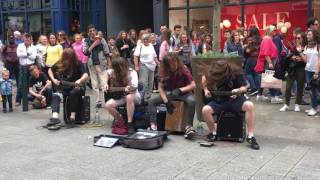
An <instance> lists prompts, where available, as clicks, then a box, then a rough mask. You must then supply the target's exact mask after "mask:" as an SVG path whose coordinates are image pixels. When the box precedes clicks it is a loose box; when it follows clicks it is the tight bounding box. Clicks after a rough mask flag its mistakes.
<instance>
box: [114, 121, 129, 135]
mask: <svg viewBox="0 0 320 180" xmlns="http://www.w3.org/2000/svg"><path fill="white" fill-rule="evenodd" d="M111 129H112V131H111V132H112V134H118V135H127V134H128V126H127V124H126V122H125V121H124V119H123V118H120V119H115V120H114V121H113V123H112V127H111Z"/></svg>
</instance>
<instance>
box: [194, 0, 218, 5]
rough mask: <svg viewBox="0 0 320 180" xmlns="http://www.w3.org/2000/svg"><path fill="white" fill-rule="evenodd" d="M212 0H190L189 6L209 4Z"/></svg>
mask: <svg viewBox="0 0 320 180" xmlns="http://www.w3.org/2000/svg"><path fill="white" fill-rule="evenodd" d="M212 3H213V0H190V6H206V5H207V6H211V5H212Z"/></svg>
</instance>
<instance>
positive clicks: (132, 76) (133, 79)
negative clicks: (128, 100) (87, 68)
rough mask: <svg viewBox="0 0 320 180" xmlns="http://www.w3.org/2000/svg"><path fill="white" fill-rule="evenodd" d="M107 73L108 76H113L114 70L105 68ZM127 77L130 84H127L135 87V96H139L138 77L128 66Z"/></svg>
mask: <svg viewBox="0 0 320 180" xmlns="http://www.w3.org/2000/svg"><path fill="white" fill-rule="evenodd" d="M107 74H108V76H109V77H114V70H113V69H108V70H107ZM128 79H129V80H130V84H129V86H131V87H133V88H136V92H135V96H136V97H138V98H140V97H141V96H140V93H139V91H138V83H139V79H138V73H137V72H136V71H135V70H133V69H131V68H129V72H128Z"/></svg>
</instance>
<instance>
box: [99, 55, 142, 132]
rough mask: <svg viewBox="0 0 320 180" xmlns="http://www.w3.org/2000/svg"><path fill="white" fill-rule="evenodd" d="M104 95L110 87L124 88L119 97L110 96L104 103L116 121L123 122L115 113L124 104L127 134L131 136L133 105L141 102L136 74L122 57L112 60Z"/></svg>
mask: <svg viewBox="0 0 320 180" xmlns="http://www.w3.org/2000/svg"><path fill="white" fill-rule="evenodd" d="M107 82H108V83H107V84H106V85H105V89H106V93H107V94H108V93H109V91H111V88H112V87H124V93H123V91H122V92H120V93H121V96H120V97H115V96H111V97H112V98H111V99H109V100H108V101H107V102H106V109H107V111H108V112H109V113H110V114H111V115H112V116H113V117H114V118H115V120H116V121H124V119H123V117H122V115H121V114H120V113H119V112H118V111H117V109H116V108H117V107H118V106H121V105H124V104H126V106H127V114H128V115H127V117H128V133H129V134H133V133H134V128H133V124H132V122H133V113H134V108H135V104H139V103H140V102H141V96H140V94H139V92H138V74H137V72H136V71H135V70H133V69H131V68H129V64H128V61H127V60H126V59H125V58H123V57H118V58H115V59H113V60H112V69H109V70H108V71H107Z"/></svg>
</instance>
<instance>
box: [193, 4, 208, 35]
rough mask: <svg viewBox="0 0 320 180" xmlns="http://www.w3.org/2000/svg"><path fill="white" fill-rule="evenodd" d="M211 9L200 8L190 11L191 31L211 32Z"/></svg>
mask: <svg viewBox="0 0 320 180" xmlns="http://www.w3.org/2000/svg"><path fill="white" fill-rule="evenodd" d="M212 17H213V9H212V8H201V9H191V10H190V27H191V28H192V30H196V31H200V30H205V31H206V32H212V27H213V25H212V20H213V19H212Z"/></svg>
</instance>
